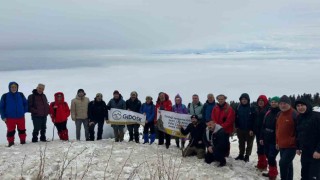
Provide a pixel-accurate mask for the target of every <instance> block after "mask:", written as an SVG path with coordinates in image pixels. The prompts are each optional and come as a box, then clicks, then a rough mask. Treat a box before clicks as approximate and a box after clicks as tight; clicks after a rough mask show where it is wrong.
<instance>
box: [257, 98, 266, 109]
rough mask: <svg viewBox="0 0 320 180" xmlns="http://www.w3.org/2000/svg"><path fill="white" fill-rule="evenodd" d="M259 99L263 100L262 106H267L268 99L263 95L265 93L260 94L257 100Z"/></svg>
mask: <svg viewBox="0 0 320 180" xmlns="http://www.w3.org/2000/svg"><path fill="white" fill-rule="evenodd" d="M259 99H262V100H263V102H264V107H267V106H268V104H269V101H268V98H267V96H265V95H260V96H259V97H258V99H257V102H258V101H259Z"/></svg>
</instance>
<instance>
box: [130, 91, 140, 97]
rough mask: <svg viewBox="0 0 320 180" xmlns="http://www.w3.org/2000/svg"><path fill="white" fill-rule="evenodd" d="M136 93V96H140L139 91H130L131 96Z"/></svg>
mask: <svg viewBox="0 0 320 180" xmlns="http://www.w3.org/2000/svg"><path fill="white" fill-rule="evenodd" d="M133 94H134V95H136V97H138V93H137V92H136V91H132V92H131V93H130V96H132V95H133Z"/></svg>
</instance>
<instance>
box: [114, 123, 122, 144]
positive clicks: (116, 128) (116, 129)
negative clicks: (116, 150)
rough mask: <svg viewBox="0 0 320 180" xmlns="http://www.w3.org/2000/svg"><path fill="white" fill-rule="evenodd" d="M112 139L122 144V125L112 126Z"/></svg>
mask: <svg viewBox="0 0 320 180" xmlns="http://www.w3.org/2000/svg"><path fill="white" fill-rule="evenodd" d="M112 128H113V133H114V138H115V141H116V142H119V141H120V142H122V141H123V137H124V131H123V129H124V125H112Z"/></svg>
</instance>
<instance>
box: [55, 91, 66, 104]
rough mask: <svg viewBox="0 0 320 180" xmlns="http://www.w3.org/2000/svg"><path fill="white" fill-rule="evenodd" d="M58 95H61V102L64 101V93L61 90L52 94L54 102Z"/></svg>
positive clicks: (56, 100)
mask: <svg viewBox="0 0 320 180" xmlns="http://www.w3.org/2000/svg"><path fill="white" fill-rule="evenodd" d="M58 95H61V96H62V102H64V94H63V93H62V92H57V93H55V94H54V101H55V103H58Z"/></svg>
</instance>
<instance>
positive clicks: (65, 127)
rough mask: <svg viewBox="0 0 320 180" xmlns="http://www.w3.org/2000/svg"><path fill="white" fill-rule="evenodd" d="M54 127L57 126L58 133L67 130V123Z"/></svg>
mask: <svg viewBox="0 0 320 180" xmlns="http://www.w3.org/2000/svg"><path fill="white" fill-rule="evenodd" d="M54 125H55V126H56V128H57V130H58V133H60V132H62V131H64V130H66V129H67V121H64V122H61V123H54Z"/></svg>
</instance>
